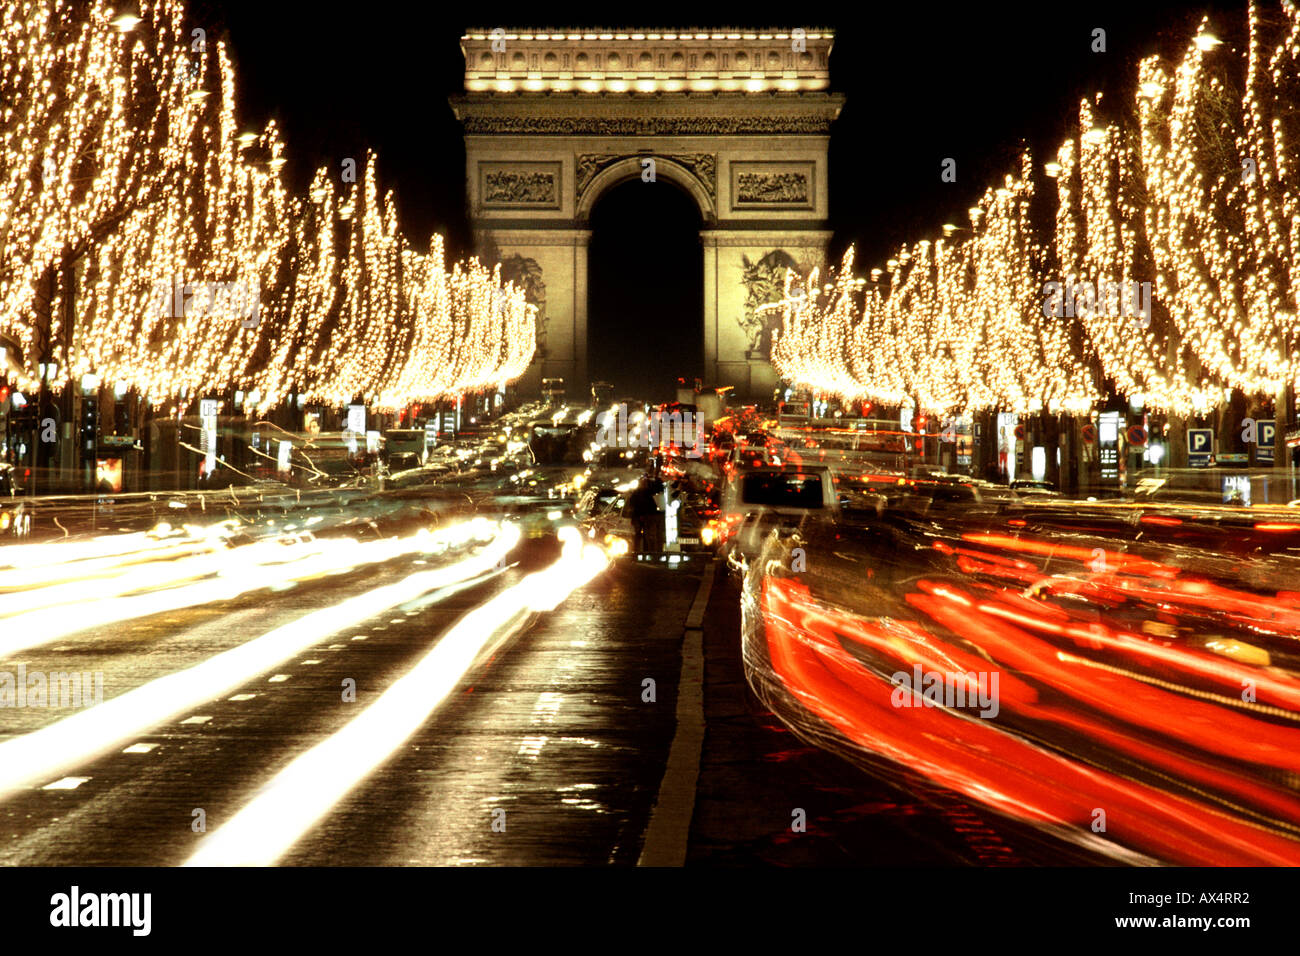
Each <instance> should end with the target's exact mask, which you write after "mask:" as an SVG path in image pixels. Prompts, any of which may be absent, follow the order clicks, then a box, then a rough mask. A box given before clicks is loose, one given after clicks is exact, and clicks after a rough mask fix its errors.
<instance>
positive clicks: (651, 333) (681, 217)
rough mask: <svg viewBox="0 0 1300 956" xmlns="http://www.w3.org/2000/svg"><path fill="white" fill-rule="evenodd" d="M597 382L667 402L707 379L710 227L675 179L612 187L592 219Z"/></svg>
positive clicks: (590, 290) (590, 292) (591, 339)
mask: <svg viewBox="0 0 1300 956" xmlns="http://www.w3.org/2000/svg"><path fill="white" fill-rule="evenodd" d="M589 222H590V228H591V242H590V246H589V249H588V272H587V276H588V278H587V358H588V369H589V377H590V378H591V380H592V381H593V382H594V381H607V382H611V383H612V384H613V385H614V386H615V388H616V390H617V394H618V395H619V397H623V396H625V395H626V396H633V397H636V398H644V399H647V400H660V401H662V400H667V399H672V398H673V397H674V395H675V393H674V391H673V389H674V388H675V386H676V381H677V378H678V377H679V376H680V377H684V378H686V380H687V381H688V382H690V381H691V380H692V379H694V378H695V377H702V376H703V374H704V316H703V300H704V263H703V257H702V256H701V254H700V241H699V231H700V228H701V226H702V225H703V219H702V216H701V213H700V206H699V204H698V202H697V200H696V198H695V197H694V196H692V195H691V194H690V193H688V192H687V191H686V190H685V189H683V188H682V187H680V186H678V185H677V184H675V183H673V182H672V181H671V180H668V179H665V178H657V179H656V181H655V182H642V181H641V179H640V178H636V179H628V180H626V181H624V182H621V183H618V184H617V185H611V186H609V187H608V188H606V189H604V190H603V191H602V192H601V194H600V195H599V196H598V197H597V198H596V199H595V202H594V206H593V207H592V209H591V216H590V220H589Z"/></svg>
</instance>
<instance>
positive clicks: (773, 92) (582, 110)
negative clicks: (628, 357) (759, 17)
mask: <svg viewBox="0 0 1300 956" xmlns="http://www.w3.org/2000/svg"><path fill="white" fill-rule="evenodd" d="M588 37H590V39H588ZM493 39H494V38H493V35H492V33H491V31H480V32H477V33H476V32H473V31H471V33H470V34H469V35H467V36H466V37H465V38H463V40H462V49H463V50H464V52H465V57H466V83H465V86H466V92H465V93H464V94H461V95H458V96H455V97H453V98H452V108H453V110H454V111H455V114H456V117H457V119H458V120H460V122H461V123H462V125H463V127H464V130H465V154H466V165H467V169H466V174H467V182H468V186H469V204H470V214H471V221H472V225H473V228H474V230H475V235H476V238H477V240H478V242H479V246H480V251H481V252H482V253H483V254H485V255H491V256H493V257H495V258H498V259H500V260H502V261H506V260H510V261H512V262H516V263H519V262H528V263H529V264H530V265H529V270H530V274H531V275H533V276H534V284H535V285H537V286H540V287H542V288H544V289H545V293H544V294H545V298H546V302H545V308H546V323H545V337H546V341H545V349H544V350H543V351H541V352H539V357H538V360H537V361H536V362H535V363H534V369H533V370H531V374H530V375H529V378H530V379H540V378H542V377H544V376H545V377H552V376H559V377H563V378H565V380H566V381H567V382H570V383H571V384H570V391H571V392H572V393H574V394H580V393H582V392H585V389H586V385H587V244H588V241H589V239H590V236H591V233H590V230H589V228H588V224H589V221H590V216H591V211H592V209H593V208H594V206H595V204H596V203H597V202H598V201H599V199H600V197H601V196H602V195H603V194H604V193H605V192H606V191H607V190H609V189H610V188H611V187H613V186H616V185H618V184H619V183H622V182H625V181H627V180H630V179H638V178H640V177H641V175H642V171H643V170H644V169H645V168H647V164H646V162H645V161H646V160H647V159H651V160H653V161H654V170H655V176H656V179H660V178H662V179H666V180H668V181H670V182H672V183H673V184H674V185H676V186H678V187H680V188H681V189H683V190H684V191H686V192H687V193H688V194H689V195H690V196H691V197H692V198H693V199H694V201H695V203H696V205H697V206H698V208H699V210H700V216H701V220H702V222H703V223H704V227H703V230H702V232H701V245H702V252H703V256H704V302H703V308H702V319H703V323H704V351H705V354H704V369H705V377H706V379H708V380H709V382H708V384H717V385H731V386H733V387H734V388H735V389H736V392H737V394H738V395H741V396H745V397H766V396H770V394H771V389H772V388H773V387H774V386H775V384H776V379H775V375H774V374H773V372H772V369H771V366H770V365H769V364H768V362H767V360H766V350H767V348H768V347H769V346H770V329H767V328H766V327H764V326H763V323H762V321H761V319H759V318H758V317H756V314H755V311H754V309H755V305H756V303H759V302H761V301H765V299H764V298H763V297H764V296H770V295H771V294H773V291H772V290H773V288H774V287H775V288H779V285H780V278H781V277H782V276H783V275H784V270H785V269H789V268H794V269H797V270H799V271H801V272H803V271H806V270H807V269H811V268H812V267H814V266H820V265H823V264H824V258H825V250H826V245H827V243H828V242H829V240H830V232H829V231H828V230H827V228H826V218H827V210H828V205H829V199H828V196H827V188H826V183H827V158H826V153H827V144H828V140H829V134H830V125H831V123H832V122H833V121H834V120H835V118H836V117H837V116H838V115H839V111H840V108H841V107H842V105H843V97H842V96H840V95H839V94H835V93H831V92H829V91H827V89H826V87H827V85H828V82H829V72H828V69H829V67H828V58H829V55H830V48H831V43H832V40H833V37H832V36H831V34H830V33H829V32H828V31H815V30H808V31H807V32H806V35H805V37H804V49H803V50H801V51H796V50H795V49H792V46H794V45H797V44H793V43H792V38H791V35H790V33H789V32H786V33H779V32H777V33H772V34H759V33H753V34H749V33H736V34H730V33H727V34H707V35H706V34H689V35H678V34H673V33H653V32H647V33H645V34H640V33H628V34H603V33H601V32H600V31H591V32H586V33H573V32H570V33H554V34H527V33H522V32H516V31H509V30H505V31H503V32H502V34H501V35H500V36H498V37H496V40H497V41H498V42H497V43H496V46H497V48H496V49H494V48H493ZM742 54H743V55H742ZM548 56H554V57H555V59H554V61H551V60H548V59H547V57H548ZM489 57H490V58H491V62H489V59H488V58H489ZM521 57H522V59H520V58H521ZM647 58H648V59H647ZM547 64H550V66H549V67H548V65H547ZM566 64H567V65H566ZM614 64H617V67H615V66H614ZM534 74H536V75H534ZM539 335H540V332H539ZM522 387H523V388H525V389H527V388H528V387H529V382H527V381H526V382H524V383H522Z"/></svg>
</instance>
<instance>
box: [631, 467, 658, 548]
mask: <svg viewBox="0 0 1300 956" xmlns="http://www.w3.org/2000/svg"><path fill="white" fill-rule="evenodd" d="M627 510H628V515H629V517H631V519H632V550H633V551H634V552H636V553H638V554H640V553H642V552H645V551H650V550H655V549H654V547H653V545H654V543H655V539H654V527H655V525H656V524H657V523H658V522H657V521H656V518H657V517H658V515H659V509H658V507H657V506H656V504H655V499H654V492H653V491H652V490H651V485H650V479H649V477H648V476H643V477H642V478H641V480H640V481H639V482H637V486H636V488H635V489H634V490H633V492H632V493H631V494H630V495H628V497H627Z"/></svg>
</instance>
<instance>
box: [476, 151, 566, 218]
mask: <svg viewBox="0 0 1300 956" xmlns="http://www.w3.org/2000/svg"><path fill="white" fill-rule="evenodd" d="M478 169H479V198H480V200H481V202H482V203H483V205H485V206H493V207H496V208H506V209H510V208H515V209H559V208H560V164H559V163H526V162H495V163H486V162H483V163H479V167H478Z"/></svg>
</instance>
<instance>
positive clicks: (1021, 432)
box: [1015, 425, 1025, 441]
mask: <svg viewBox="0 0 1300 956" xmlns="http://www.w3.org/2000/svg"><path fill="white" fill-rule="evenodd" d="M1015 435H1016V438H1018V439H1020V440H1021V441H1024V440H1025V426H1024V425H1017V426H1016V429H1015Z"/></svg>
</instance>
